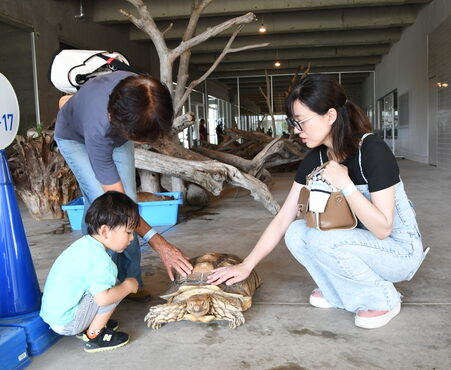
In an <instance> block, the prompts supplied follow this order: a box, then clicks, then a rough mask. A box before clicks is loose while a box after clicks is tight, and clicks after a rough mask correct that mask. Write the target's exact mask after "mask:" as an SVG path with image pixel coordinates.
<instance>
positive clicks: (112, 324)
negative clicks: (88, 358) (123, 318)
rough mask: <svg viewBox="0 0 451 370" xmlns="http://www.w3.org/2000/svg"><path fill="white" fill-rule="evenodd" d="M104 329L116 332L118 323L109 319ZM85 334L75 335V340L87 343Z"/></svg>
mask: <svg viewBox="0 0 451 370" xmlns="http://www.w3.org/2000/svg"><path fill="white" fill-rule="evenodd" d="M105 328H107V329H110V330H117V329H119V323H118V322H117V321H116V320H113V319H109V320H108V322H107V323H106V325H105ZM85 333H86V331H83V332H81V333H78V334H77V335H75V337H76V338H77V339H82V340H83V342H87V341H88V340H89V338H88V337H87V336H86V335H85Z"/></svg>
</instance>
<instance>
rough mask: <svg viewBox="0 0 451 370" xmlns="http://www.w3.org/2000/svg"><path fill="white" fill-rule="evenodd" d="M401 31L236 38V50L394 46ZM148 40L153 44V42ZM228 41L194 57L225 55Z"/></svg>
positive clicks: (204, 48)
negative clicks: (254, 46)
mask: <svg viewBox="0 0 451 370" xmlns="http://www.w3.org/2000/svg"><path fill="white" fill-rule="evenodd" d="M401 32H402V29H401V28H389V29H376V30H360V31H357V30H353V31H335V32H331V31H325V32H305V33H301V34H285V35H265V37H264V38H260V37H257V36H240V37H237V38H236V39H235V41H234V42H233V44H232V47H234V48H240V47H243V46H247V45H251V44H255V43H261V42H269V43H270V45H269V47H270V48H275V47H277V48H278V49H279V50H281V49H284V48H295V47H320V46H336V45H340V46H345V45H368V44H391V43H394V42H397V41H399V39H400V38H401ZM148 41H149V42H150V40H148ZM227 41H228V39H227V38H215V39H211V40H208V41H206V42H204V43H202V44H200V45H199V46H197V47H195V48H193V49H192V50H191V51H192V52H193V54H197V53H211V52H218V51H219V52H221V51H222V50H223V49H224V46H225V45H226V44H227ZM178 44H179V43H178V42H171V43H168V46H169V47H171V48H174V47H176V46H177V45H178ZM240 54H241V53H240Z"/></svg>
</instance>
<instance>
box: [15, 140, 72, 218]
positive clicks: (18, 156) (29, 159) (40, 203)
mask: <svg viewBox="0 0 451 370" xmlns="http://www.w3.org/2000/svg"><path fill="white" fill-rule="evenodd" d="M13 148H14V150H15V152H14V154H13V155H12V156H11V157H10V159H9V163H10V167H11V174H12V176H13V179H14V184H15V188H16V191H17V193H18V194H19V196H20V197H21V198H22V200H23V201H24V203H25V205H26V206H27V208H28V211H29V212H30V214H31V215H32V216H33V218H35V219H37V220H46V219H58V218H64V211H62V210H61V205H62V204H65V203H68V202H69V201H70V200H72V199H74V198H76V197H77V196H78V194H79V191H78V186H77V181H76V179H75V177H74V175H73V174H72V172H71V171H70V169H69V168H68V167H67V165H66V163H65V162H64V158H63V157H62V155H60V154H59V152H58V151H57V149H56V144H55V142H54V141H53V133H43V134H42V135H39V136H37V137H23V136H17V138H16V144H15V145H14V147H13Z"/></svg>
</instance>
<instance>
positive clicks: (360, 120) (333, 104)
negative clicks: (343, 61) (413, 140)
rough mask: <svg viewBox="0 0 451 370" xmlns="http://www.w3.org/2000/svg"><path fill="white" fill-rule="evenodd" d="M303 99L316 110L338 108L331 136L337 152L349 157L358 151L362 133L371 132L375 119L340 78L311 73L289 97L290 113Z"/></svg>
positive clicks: (325, 110) (288, 114)
mask: <svg viewBox="0 0 451 370" xmlns="http://www.w3.org/2000/svg"><path fill="white" fill-rule="evenodd" d="M296 100H299V101H300V102H301V103H302V104H304V105H306V106H307V107H308V108H309V109H310V110H311V111H312V112H315V113H317V114H319V115H324V114H326V113H327V112H328V110H329V109H330V108H334V109H335V110H336V111H337V119H336V120H335V122H334V124H333V125H332V129H331V133H330V134H331V137H332V145H333V149H334V154H335V155H336V156H337V157H338V158H340V159H343V160H344V159H346V158H348V157H350V156H352V155H354V154H355V153H356V151H357V150H358V148H359V142H360V137H361V136H362V135H363V134H364V133H367V132H371V131H372V129H371V123H370V121H369V120H368V117H367V116H366V114H365V113H364V112H363V111H362V109H361V108H359V107H358V106H357V105H355V104H354V103H352V102H351V101H349V100H348V99H347V97H346V92H345V90H344V88H343V86H341V85H340V84H339V83H338V81H337V80H336V79H335V78H333V77H331V76H329V75H308V76H306V77H305V78H304V79H303V80H301V82H300V83H299V84H298V85H297V86H295V87H294V88H293V89H292V90H291V93H290V95H289V96H288V98H287V101H286V113H287V116H288V117H293V103H294V102H295V101H296Z"/></svg>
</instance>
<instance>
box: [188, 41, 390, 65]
mask: <svg viewBox="0 0 451 370" xmlns="http://www.w3.org/2000/svg"><path fill="white" fill-rule="evenodd" d="M389 49H390V45H389V44H381V45H356V46H337V47H332V46H328V47H318V48H293V49H281V50H277V51H276V50H275V49H272V50H268V48H264V49H256V50H248V51H246V52H245V53H233V54H228V55H226V56H225V58H224V59H223V60H222V61H221V63H233V62H252V61H256V60H258V61H262V60H272V61H275V60H276V56H277V57H278V59H280V60H289V59H299V58H302V59H307V58H333V57H361V56H374V55H382V54H387V53H388V51H389ZM217 57H218V55H217V54H212V53H203V54H195V55H192V56H191V59H190V61H191V63H193V64H201V63H214V61H215V60H216V58H217Z"/></svg>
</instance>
